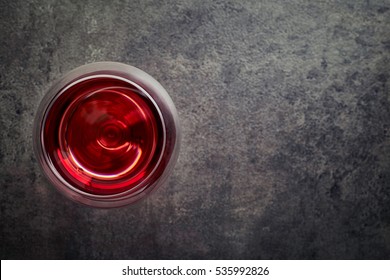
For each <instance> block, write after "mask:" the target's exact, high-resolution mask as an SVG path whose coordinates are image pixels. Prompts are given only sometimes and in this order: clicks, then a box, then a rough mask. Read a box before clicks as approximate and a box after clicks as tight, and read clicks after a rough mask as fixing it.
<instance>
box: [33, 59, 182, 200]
mask: <svg viewBox="0 0 390 280" xmlns="http://www.w3.org/2000/svg"><path fill="white" fill-rule="evenodd" d="M94 66H96V67H97V68H102V69H103V70H102V69H97V70H96V69H95V68H88V66H84V68H86V67H87V68H88V69H89V70H88V71H84V72H87V75H85V74H84V75H80V76H79V77H76V78H74V77H73V76H75V75H73V76H72V75H71V77H72V79H68V80H67V79H66V78H63V80H62V83H61V82H60V83H59V85H60V86H62V87H60V86H58V85H57V87H54V88H52V89H51V92H50V94H48V96H47V98H46V100H44V101H42V104H41V108H43V111H42V112H40V114H38V116H37V120H36V122H37V123H38V124H36V135H39V136H37V137H35V138H36V139H35V140H36V141H37V143H36V149H37V150H38V151H37V154H38V156H39V159H40V163H41V165H42V167H43V170H44V173H45V174H46V175H47V176H48V178H49V179H50V180H51V181H52V182H53V183H54V185H55V186H56V187H57V188H59V189H60V190H61V191H62V192H64V193H65V194H66V195H67V196H68V197H71V198H72V199H75V200H76V201H79V202H82V203H84V204H88V205H92V206H102V207H111V206H113V207H115V206H122V205H125V204H129V203H132V202H134V201H136V200H138V199H140V198H141V197H143V196H144V193H143V192H145V193H146V192H150V190H151V189H153V188H154V187H155V186H156V185H157V183H158V182H159V180H161V179H163V178H164V176H163V174H164V173H165V172H166V170H165V169H167V167H169V168H168V169H169V170H168V171H170V170H171V169H172V166H171V165H172V163H171V162H172V160H176V158H177V146H178V145H177V143H178V129H177V128H178V125H177V120H176V118H177V117H176V116H175V113H176V112H175V111H173V110H174V107H173V104H170V102H171V101H170V100H169V99H168V98H169V97H167V95H165V93H164V92H163V89H162V87H161V89H159V88H158V87H159V86H160V85H159V84H158V83H157V81H155V80H151V79H152V78H151V77H148V76H145V75H147V74H146V73H144V72H141V70H139V69H136V68H133V67H131V66H126V65H125V66H123V64H116V63H111V64H110V63H102V64H96V65H94ZM104 66H105V67H109V68H110V67H111V68H112V67H119V68H120V67H122V68H124V69H125V70H126V71H127V72H120V71H119V75H118V73H117V72H115V71H113V70H112V69H109V70H107V71H104ZM82 68H83V67H82ZM98 70H100V71H98ZM137 71H139V72H141V73H139V72H137ZM76 72H77V71H76ZM95 72H96V73H95ZM133 73H135V74H133ZM130 74H133V76H134V77H135V78H137V79H138V80H139V81H141V82H144V85H146V88H148V89H149V90H150V91H149V92H148V91H146V90H145V89H144V88H143V87H142V86H140V85H138V84H137V83H135V82H132V81H130V80H128V79H127V77H126V75H130ZM130 76H131V75H130ZM133 76H131V77H133ZM148 83H152V84H151V85H149V86H148ZM157 90H160V91H161V92H158V91H157ZM149 189H150V190H149ZM111 198H113V199H111ZM107 201H108V202H107ZM118 201H120V202H118Z"/></svg>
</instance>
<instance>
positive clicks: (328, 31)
mask: <svg viewBox="0 0 390 280" xmlns="http://www.w3.org/2000/svg"><path fill="white" fill-rule="evenodd" d="M0 3H1V4H0V38H1V41H0V42H1V44H0V69H1V70H0V74H1V77H0V110H1V111H0V148H1V149H0V187H1V190H0V203H1V205H0V207H1V208H0V209H1V225H0V228H1V243H0V244H1V245H0V246H1V249H0V255H1V258H2V259H4V258H5V259H25V258H33V259H35V258H38V259H40V258H45V259H46V258H48V259H58V258H59V259H64V258H66V259H68V258H70V259H79V258H80V259H84V258H93V259H95V258H96V259H106V258H108V259H111V258H115V259H116V258H120V259H145V258H147V259H155V258H163V259H172V258H175V259H187V258H201V259H203V258H211V259H214V258H222V259H225V258H227V259H230V258H234V259H236V258H239V259H241V258H251V259H252V258H254V259H256V258H263V259H280V258H281V259H328V258H330V259H376V258H379V259H382V258H389V256H390V196H389V195H390V106H389V105H390V93H389V92H390V90H389V89H390V87H389V86H390V84H389V83H390V79H389V75H390V31H389V30H390V1H388V0H387V1H385V0H384V1H379V0H378V1H372V0H370V1H369V0H366V1H360V0H359V1H356V0H346V1H335V0H334V1H331V0H323V1H304V0H290V1H283V0H274V1H233V0H231V1H191V0H187V1H51V0H44V1H38V0H35V1H3V0H2V1H1V2H0ZM102 60H112V61H120V62H124V63H128V64H131V65H134V66H136V67H139V68H141V69H143V70H144V71H146V72H148V73H150V74H151V75H152V76H154V77H155V78H156V79H157V80H159V81H160V82H161V83H162V84H163V85H164V87H165V88H166V89H167V91H168V92H169V93H170V95H171V97H172V99H173V101H174V102H175V104H176V106H177V109H178V111H179V115H180V120H181V123H182V131H183V141H182V149H181V153H180V157H179V161H178V164H177V166H176V168H175V171H174V174H173V176H172V177H171V178H170V180H169V182H168V183H167V184H166V185H165V186H164V187H162V188H160V189H159V190H158V192H156V193H155V194H154V195H153V196H151V197H150V198H149V199H147V200H145V201H143V202H142V203H140V204H139V205H137V206H136V207H129V208H122V209H115V210H98V209H91V208H86V207H83V206H79V205H77V204H75V203H73V202H71V201H69V200H67V199H65V198H64V197H62V196H61V195H60V194H58V193H57V192H56V191H55V190H54V189H53V188H52V187H51V186H50V185H49V184H48V183H47V181H46V180H45V179H44V178H43V176H42V175H41V174H40V172H39V169H38V166H37V162H36V160H35V157H34V155H33V152H32V136H31V131H32V123H33V117H34V115H35V111H36V109H37V107H38V104H39V102H40V100H41V98H42V96H43V95H44V93H45V91H46V90H47V89H48V87H49V86H50V85H51V83H52V82H54V80H55V79H57V78H58V77H60V76H61V75H62V74H64V73H66V72H67V71H69V70H71V69H73V68H75V67H77V66H79V65H82V64H85V63H89V62H94V61H102Z"/></svg>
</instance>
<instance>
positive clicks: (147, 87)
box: [33, 62, 181, 208]
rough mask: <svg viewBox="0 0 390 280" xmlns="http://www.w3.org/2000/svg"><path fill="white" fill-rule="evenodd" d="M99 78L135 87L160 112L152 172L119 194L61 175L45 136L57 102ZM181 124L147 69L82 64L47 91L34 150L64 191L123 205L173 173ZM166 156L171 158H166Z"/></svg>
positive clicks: (79, 198)
mask: <svg viewBox="0 0 390 280" xmlns="http://www.w3.org/2000/svg"><path fill="white" fill-rule="evenodd" d="M98 77H109V78H113V79H119V80H121V81H124V82H126V83H128V84H129V85H131V86H133V87H135V88H136V89H137V90H139V91H140V93H142V95H144V96H145V97H146V98H148V100H149V101H151V103H152V104H153V106H154V108H155V109H156V110H157V112H158V117H159V118H160V119H159V121H160V122H161V125H162V128H163V129H162V131H163V135H162V136H163V146H162V148H161V152H160V155H159V158H158V161H157V162H156V163H155V164H154V166H153V169H152V171H150V173H149V174H148V175H147V176H146V177H145V178H143V179H142V181H140V182H139V183H138V184H137V185H136V186H134V187H132V188H131V189H128V190H125V191H122V192H119V193H117V194H107V195H103V194H93V193H88V192H86V191H83V190H81V189H79V188H77V187H75V186H72V184H71V183H70V182H68V181H66V179H65V178H64V177H63V176H62V175H61V174H59V172H58V170H57V168H56V167H55V166H54V164H53V162H52V161H51V158H50V156H49V155H48V154H47V153H46V152H45V139H44V136H43V133H44V128H45V122H46V119H47V115H48V113H49V112H50V109H51V107H52V105H53V104H54V102H55V101H56V100H57V99H58V98H59V97H60V96H62V94H64V93H66V91H67V90H68V89H69V88H71V87H72V86H74V85H77V84H78V83H80V82H82V81H87V80H89V79H93V78H98ZM180 138H181V135H180V126H179V123H178V115H177V111H176V108H175V106H174V104H173V102H172V100H171V98H170V96H169V95H168V93H167V92H166V90H165V89H164V88H163V87H162V86H161V84H160V83H159V82H157V81H156V80H155V79H154V78H153V77H151V76H150V75H149V74H147V73H145V72H144V71H142V70H140V69H138V68H136V67H133V66H130V65H126V64H123V63H119V62H95V63H91V64H86V65H83V66H80V67H78V68H76V69H74V70H72V71H70V72H68V73H66V74H65V75H63V76H62V77H61V78H60V79H59V80H57V81H56V82H55V83H54V84H53V85H52V86H51V87H50V88H49V90H48V91H47V92H46V94H45V96H44V97H43V99H42V100H41V103H40V105H39V107H38V111H37V113H36V116H35V120H34V131H33V142H34V151H35V154H36V157H37V159H38V162H39V165H40V168H41V170H42V171H43V173H44V175H45V176H46V178H47V179H48V180H49V181H50V182H51V183H52V185H54V186H55V188H56V189H57V190H59V191H60V192H61V193H62V194H64V195H65V196H67V197H68V198H70V199H71V200H74V201H76V202H79V203H81V204H84V205H88V206H92V207H98V208H112V207H121V206H125V205H128V204H133V203H135V202H137V201H138V200H140V199H142V198H143V197H145V196H146V195H148V194H149V193H151V192H152V191H153V190H155V189H157V187H159V186H161V185H162V184H163V183H164V181H165V180H166V178H167V177H168V175H169V174H170V173H171V172H172V170H173V167H174V164H175V163H176V161H177V157H178V151H179V146H180ZM165 157H169V159H166V158H165Z"/></svg>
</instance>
